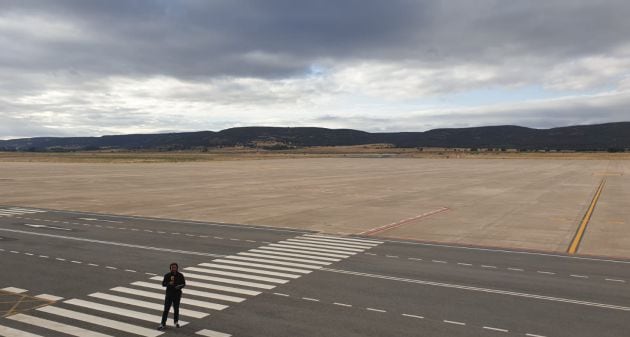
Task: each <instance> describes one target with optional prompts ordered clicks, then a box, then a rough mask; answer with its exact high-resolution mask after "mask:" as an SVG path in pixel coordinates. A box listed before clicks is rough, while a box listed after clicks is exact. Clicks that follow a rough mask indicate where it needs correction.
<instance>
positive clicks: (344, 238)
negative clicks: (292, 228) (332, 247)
mask: <svg viewBox="0 0 630 337" xmlns="http://www.w3.org/2000/svg"><path fill="white" fill-rule="evenodd" d="M303 236H308V237H314V238H322V239H330V240H337V241H352V242H364V243H369V244H372V245H374V246H378V245H380V244H381V243H383V241H376V240H364V239H355V238H347V237H341V236H329V235H321V234H304V235H303Z"/></svg>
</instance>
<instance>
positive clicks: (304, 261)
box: [237, 250, 331, 266]
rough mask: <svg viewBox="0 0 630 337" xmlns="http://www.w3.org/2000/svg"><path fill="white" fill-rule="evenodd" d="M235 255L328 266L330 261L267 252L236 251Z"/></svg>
mask: <svg viewBox="0 0 630 337" xmlns="http://www.w3.org/2000/svg"><path fill="white" fill-rule="evenodd" d="M252 251H254V250H252ZM237 255H245V256H252V257H262V258H266V259H275V260H283V261H293V262H303V263H315V264H321V265H324V266H328V265H330V264H331V263H330V262H324V261H313V260H306V259H298V258H294V257H286V256H278V255H269V254H257V253H248V252H242V253H238V254H237Z"/></svg>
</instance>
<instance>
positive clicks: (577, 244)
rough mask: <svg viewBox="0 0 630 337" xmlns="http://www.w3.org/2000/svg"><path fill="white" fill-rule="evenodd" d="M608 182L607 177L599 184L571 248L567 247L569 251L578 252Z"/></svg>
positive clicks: (571, 252)
mask: <svg viewBox="0 0 630 337" xmlns="http://www.w3.org/2000/svg"><path fill="white" fill-rule="evenodd" d="M605 184H606V177H604V178H602V182H601V183H600V184H599V188H598V189H597V192H596V193H595V196H594V197H593V201H592V202H591V206H590V207H589V208H588V211H586V214H585V215H584V218H583V219H582V223H580V227H578V230H577V232H575V236H573V240H572V241H571V245H570V246H569V249H567V253H569V254H575V253H577V250H578V247H580V242H582V237H583V236H584V232H585V231H586V226H587V225H588V222H589V221H590V220H591V216H592V215H593V211H594V210H595V205H597V201H598V200H599V197H600V196H601V194H602V190H603V189H604V185H605Z"/></svg>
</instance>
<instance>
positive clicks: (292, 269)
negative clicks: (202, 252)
mask: <svg viewBox="0 0 630 337" xmlns="http://www.w3.org/2000/svg"><path fill="white" fill-rule="evenodd" d="M213 261H214V262H218V263H228V264H236V265H240V266H249V267H258V268H264V269H271V270H281V271H288V272H293V273H302V274H308V273H310V272H312V270H307V269H297V268H288V267H279V266H272V265H268V264H262V263H249V262H241V261H234V260H225V259H216V260H213ZM210 264H211V263H201V264H199V265H200V266H204V267H211V266H210ZM253 270H258V269H252V272H253ZM285 275H291V274H285ZM278 276H280V275H278ZM295 276H301V275H295Z"/></svg>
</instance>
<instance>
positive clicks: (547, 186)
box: [0, 158, 630, 258]
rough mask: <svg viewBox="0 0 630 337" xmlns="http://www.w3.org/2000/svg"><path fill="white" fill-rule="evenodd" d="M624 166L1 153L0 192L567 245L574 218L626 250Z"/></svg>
mask: <svg viewBox="0 0 630 337" xmlns="http://www.w3.org/2000/svg"><path fill="white" fill-rule="evenodd" d="M629 170H630V161H628V160H603V159H596V160H580V159H567V160H564V159H558V158H555V159H419V158H309V159H270V160H238V161H208V162H175V163H45V162H2V161H0V200H2V204H4V205H14V206H20V207H38V208H48V209H55V210H72V211H85V212H95V213H108V214H118V215H133V216H143V217H157V218H171V219H183V220H198V221H210V222H225V223H235V224H252V225H265V226H274V227H290V228H298V229H309V230H316V231H321V232H324V233H329V234H363V235H366V236H373V237H374V238H402V239H411V240H419V241H423V242H440V243H453V244H463V245H476V246H484V247H501V248H511V249H530V250H539V251H550V252H567V250H568V249H569V246H570V245H571V243H572V242H574V240H575V236H576V232H577V231H578V230H579V228H580V227H581V226H582V225H584V227H583V237H582V240H581V242H580V243H579V246H577V247H576V248H577V249H576V250H577V254H582V255H598V256H612V257H621V258H630V234H628V226H630V207H628V200H630V179H628V174H629V173H630V171H629ZM598 192H599V193H598ZM596 196H597V198H595V197H596ZM588 213H590V215H591V217H590V219H588V220H589V221H587V222H585V215H586V214H588Z"/></svg>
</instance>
